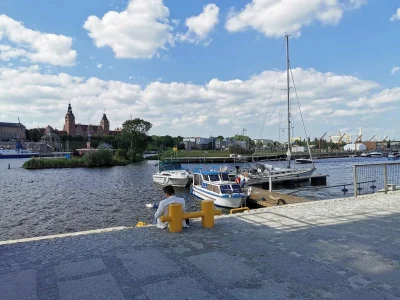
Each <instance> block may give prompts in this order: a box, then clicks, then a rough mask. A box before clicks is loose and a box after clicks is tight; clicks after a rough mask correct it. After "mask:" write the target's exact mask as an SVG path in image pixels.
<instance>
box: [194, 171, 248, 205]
mask: <svg viewBox="0 0 400 300" xmlns="http://www.w3.org/2000/svg"><path fill="white" fill-rule="evenodd" d="M228 174H229V173H228V172H219V171H204V172H202V171H196V172H194V174H193V184H192V186H191V193H192V194H193V195H195V196H196V197H198V198H200V199H203V200H204V199H211V200H213V201H214V204H215V205H216V206H222V207H228V208H237V207H240V206H241V205H242V202H243V200H244V199H245V198H246V197H247V195H246V194H245V193H243V191H242V188H241V187H240V185H239V184H237V183H235V182H232V181H230V179H229V176H228Z"/></svg>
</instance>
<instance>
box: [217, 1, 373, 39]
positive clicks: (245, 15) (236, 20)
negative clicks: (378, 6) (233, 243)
mask: <svg viewBox="0 0 400 300" xmlns="http://www.w3.org/2000/svg"><path fill="white" fill-rule="evenodd" d="M365 2H366V1H364V0H252V2H251V3H248V4H246V6H245V7H244V8H243V9H242V10H241V11H240V12H236V11H234V10H232V11H231V13H230V15H229V17H228V19H227V22H226V24H225V28H226V29H227V30H228V31H231V32H236V31H243V30H246V29H247V28H249V27H250V28H253V29H255V30H257V31H259V32H261V33H263V34H264V35H265V36H268V37H281V36H283V35H284V34H285V33H290V34H292V35H294V36H299V35H300V34H301V29H302V28H303V27H304V26H308V25H310V24H312V23H315V22H319V23H321V24H322V25H336V24H338V23H339V21H340V20H341V19H342V16H343V13H344V11H345V10H349V9H357V8H359V7H361V6H362V5H363V4H364V3H365Z"/></svg>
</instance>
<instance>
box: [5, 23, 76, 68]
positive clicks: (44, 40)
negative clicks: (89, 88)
mask: <svg viewBox="0 0 400 300" xmlns="http://www.w3.org/2000/svg"><path fill="white" fill-rule="evenodd" d="M3 39H8V41H9V42H11V43H13V44H15V46H10V45H1V49H0V59H1V60H5V61H8V60H10V59H13V58H22V59H27V60H29V61H31V62H33V63H43V64H51V65H56V66H73V65H75V59H76V51H75V50H72V49H71V46H72V38H70V37H67V36H64V35H56V34H50V33H42V32H40V31H34V30H31V29H28V28H26V27H25V26H24V24H23V23H21V22H18V21H15V20H14V19H12V18H10V17H8V16H6V15H0V40H3Z"/></svg>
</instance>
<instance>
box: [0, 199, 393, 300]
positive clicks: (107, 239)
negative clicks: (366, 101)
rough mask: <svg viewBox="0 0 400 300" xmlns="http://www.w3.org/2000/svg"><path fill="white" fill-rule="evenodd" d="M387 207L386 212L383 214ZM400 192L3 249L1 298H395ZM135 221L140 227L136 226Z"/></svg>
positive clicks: (0, 258) (2, 245)
mask: <svg viewBox="0 0 400 300" xmlns="http://www.w3.org/2000/svg"><path fill="white" fill-rule="evenodd" d="M382 208H384V209H382ZM399 216H400V201H399V194H398V193H391V194H388V195H383V194H379V195H378V194H376V195H371V196H366V197H361V198H357V199H352V198H350V199H335V200H327V201H319V202H308V203H302V204H296V205H287V206H279V207H274V208H268V209H260V210H257V211H251V212H249V213H243V214H238V215H231V216H221V217H217V218H216V222H215V224H216V226H215V228H213V229H210V230H205V229H203V228H202V227H201V222H191V226H190V228H188V229H186V230H184V231H183V232H182V233H181V234H172V233H169V232H168V231H167V230H161V229H158V228H155V227H142V228H129V229H123V228H116V229H115V230H114V231H111V232H104V231H101V230H99V231H97V232H96V233H93V234H90V232H87V233H85V234H82V235H79V236H73V235H74V234H70V235H69V236H63V237H59V238H52V239H42V240H40V239H36V240H35V241H29V242H24V241H18V242H17V243H14V244H5V243H0V282H2V283H6V284H1V285H0V295H2V297H3V298H2V299H69V300H74V299H76V300H77V299H79V300H80V299H121V300H122V299H148V300H153V299H166V300H168V299H187V298H190V299H205V298H207V299H253V300H254V299H289V298H293V299H396V298H398V297H400V289H399V285H400V265H399V261H400V256H399V255H400V254H399V252H398V247H399V245H400V240H399V235H398V233H399V232H398V227H399V226H398V224H399V222H400V221H399ZM132 225H134V224H132Z"/></svg>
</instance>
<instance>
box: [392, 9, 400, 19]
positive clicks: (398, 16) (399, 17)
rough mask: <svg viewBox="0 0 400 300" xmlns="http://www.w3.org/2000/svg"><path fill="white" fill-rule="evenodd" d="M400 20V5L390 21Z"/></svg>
mask: <svg viewBox="0 0 400 300" xmlns="http://www.w3.org/2000/svg"><path fill="white" fill-rule="evenodd" d="M398 20H400V7H399V8H398V9H397V10H396V13H395V14H394V15H393V16H392V17H391V18H390V21H392V22H394V21H398Z"/></svg>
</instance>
